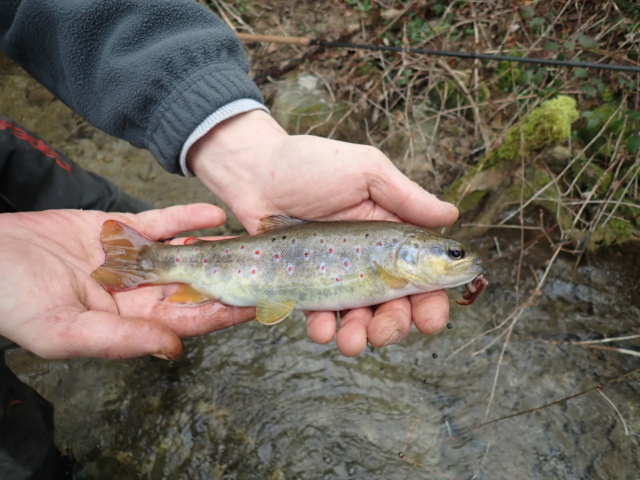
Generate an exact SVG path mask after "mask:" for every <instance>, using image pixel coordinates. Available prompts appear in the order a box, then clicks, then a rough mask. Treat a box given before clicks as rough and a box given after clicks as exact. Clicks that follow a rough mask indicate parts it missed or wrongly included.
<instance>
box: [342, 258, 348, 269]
mask: <svg viewBox="0 0 640 480" xmlns="http://www.w3.org/2000/svg"><path fill="white" fill-rule="evenodd" d="M342 265H344V267H345V268H347V267H348V266H349V260H345V261H344V262H342Z"/></svg>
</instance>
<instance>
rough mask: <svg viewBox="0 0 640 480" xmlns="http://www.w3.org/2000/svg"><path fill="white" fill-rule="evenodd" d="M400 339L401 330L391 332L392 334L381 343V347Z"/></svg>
mask: <svg viewBox="0 0 640 480" xmlns="http://www.w3.org/2000/svg"><path fill="white" fill-rule="evenodd" d="M400 340H402V332H400V331H398V330H396V331H395V332H393V334H392V335H391V336H390V337H389V338H388V339H387V341H386V342H384V344H383V345H382V346H383V347H386V346H389V345H393V344H394V343H398V342H399V341H400Z"/></svg>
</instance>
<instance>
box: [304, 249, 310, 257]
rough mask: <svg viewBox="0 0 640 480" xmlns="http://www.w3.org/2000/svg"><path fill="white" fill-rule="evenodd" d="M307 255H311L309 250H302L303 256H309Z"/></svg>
mask: <svg viewBox="0 0 640 480" xmlns="http://www.w3.org/2000/svg"><path fill="white" fill-rule="evenodd" d="M309 255H311V252H310V251H309V250H307V251H306V252H304V258H309Z"/></svg>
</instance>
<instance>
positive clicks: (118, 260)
mask: <svg viewBox="0 0 640 480" xmlns="http://www.w3.org/2000/svg"><path fill="white" fill-rule="evenodd" d="M101 240H102V248H103V249H104V253H105V254H106V258H105V261H104V263H103V264H102V265H101V266H100V267H98V268H97V269H96V270H95V271H94V272H93V273H92V274H91V276H92V277H93V278H94V279H95V280H96V281H98V282H99V283H100V284H101V285H102V286H103V287H104V288H105V289H107V290H109V291H117V290H130V289H132V288H135V287H137V286H139V285H143V284H146V283H153V281H154V280H156V279H157V278H158V277H157V275H156V274H155V273H153V272H152V271H150V270H148V269H145V268H144V267H143V265H142V263H141V262H140V260H139V255H140V250H142V248H144V247H151V246H153V245H155V243H156V242H154V241H153V240H150V239H148V238H147V237H145V236H143V235H142V234H140V233H138V232H137V231H136V230H134V229H133V228H131V227H130V226H128V225H125V224H124V223H122V222H118V221H117V220H107V221H106V222H104V224H103V225H102V237H101Z"/></svg>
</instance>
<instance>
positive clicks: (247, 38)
mask: <svg viewBox="0 0 640 480" xmlns="http://www.w3.org/2000/svg"><path fill="white" fill-rule="evenodd" d="M236 35H237V36H238V38H239V39H240V40H242V41H243V42H247V43H262V42H265V43H280V44H286V45H297V46H300V47H312V46H318V47H325V48H349V49H353V50H373V51H382V52H394V53H415V54H418V55H434V56H439V57H456V58H469V59H472V60H498V61H507V62H519V63H533V64H537V65H552V66H556V67H569V68H588V69H598V70H616V71H620V72H631V73H640V66H636V65H616V64H606V63H590V62H574V61H570V60H553V59H547V58H535V57H533V58H532V57H515V56H512V55H494V54H490V53H477V52H454V51H447V50H433V49H429V48H421V47H417V48H407V47H395V46H389V45H368V44H362V43H352V42H340V41H338V42H332V41H328V40H320V39H314V38H306V37H281V36H278V35H254V34H251V33H236Z"/></svg>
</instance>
